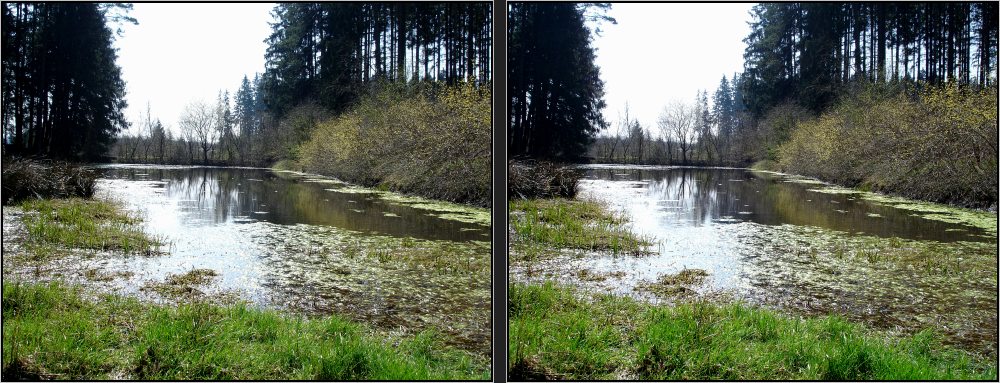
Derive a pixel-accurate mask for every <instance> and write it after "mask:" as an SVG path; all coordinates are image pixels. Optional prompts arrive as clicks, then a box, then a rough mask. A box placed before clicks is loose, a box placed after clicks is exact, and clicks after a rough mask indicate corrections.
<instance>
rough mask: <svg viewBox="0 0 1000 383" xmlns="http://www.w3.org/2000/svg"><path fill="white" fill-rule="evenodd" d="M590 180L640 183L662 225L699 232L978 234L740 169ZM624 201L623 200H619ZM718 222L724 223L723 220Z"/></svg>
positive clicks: (600, 174)
mask: <svg viewBox="0 0 1000 383" xmlns="http://www.w3.org/2000/svg"><path fill="white" fill-rule="evenodd" d="M590 176H591V178H598V179H607V180H615V181H646V182H648V185H644V186H642V187H643V188H644V190H643V193H644V194H645V195H646V196H647V197H649V199H652V200H654V201H655V204H656V206H655V209H657V210H660V211H664V212H667V214H666V215H665V219H664V224H666V225H671V224H680V225H694V226H702V225H705V224H709V223H710V222H712V220H718V219H720V218H734V219H737V220H740V221H751V222H756V223H760V224H765V225H783V224H792V225H799V226H816V227H822V228H827V229H833V230H838V231H845V232H851V233H853V232H864V233H867V234H870V235H876V236H881V237H901V238H909V239H928V240H937V241H945V242H950V241H956V240H973V241H982V240H983V238H981V237H976V236H975V235H976V234H982V233H983V231H982V230H980V229H976V228H970V227H967V226H964V225H958V224H952V223H947V222H942V221H936V220H929V219H924V218H922V217H921V216H920V214H916V213H914V212H912V211H909V210H904V209H897V208H893V207H890V206H884V205H879V204H875V203H871V202H867V201H865V200H863V199H862V198H861V197H860V196H857V195H852V194H827V193H819V192H814V191H810V189H816V188H821V187H822V186H821V185H814V184H800V183H792V182H786V179H785V178H784V177H776V176H766V175H757V174H755V173H753V172H750V171H746V170H743V169H695V168H674V169H601V170H594V171H591V172H590ZM623 198H627V197H623ZM722 222H726V221H725V220H723V221H722Z"/></svg>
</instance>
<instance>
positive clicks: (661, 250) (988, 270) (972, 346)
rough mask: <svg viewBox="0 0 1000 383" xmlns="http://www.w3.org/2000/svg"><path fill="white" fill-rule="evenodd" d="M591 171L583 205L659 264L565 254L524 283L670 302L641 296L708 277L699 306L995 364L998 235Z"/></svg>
mask: <svg viewBox="0 0 1000 383" xmlns="http://www.w3.org/2000/svg"><path fill="white" fill-rule="evenodd" d="M584 172H585V178H584V179H583V180H582V181H581V182H580V185H579V190H580V198H591V199H598V200H602V201H606V202H607V203H609V204H610V205H611V206H612V208H613V209H616V210H619V211H622V212H624V213H625V215H626V216H627V217H628V218H629V219H630V220H631V222H632V223H631V227H632V229H633V230H634V231H636V232H637V233H639V234H641V235H644V236H646V237H647V238H650V239H652V241H653V242H654V243H655V244H654V245H653V246H651V248H650V250H651V251H652V254H651V255H649V256H644V257H626V256H614V255H609V254H602V253H588V252H568V253H566V254H563V255H561V256H559V257H556V258H555V259H550V260H548V261H544V262H540V263H536V264H531V265H513V267H512V273H513V275H514V278H515V279H522V280H538V279H556V280H559V281H562V282H564V283H572V284H576V285H579V286H581V287H583V288H585V289H587V290H592V291H598V292H611V293H615V294H621V295H629V296H633V297H637V298H640V299H645V300H649V301H652V302H663V301H670V300H672V299H676V297H664V296H657V295H655V294H653V293H649V292H648V291H646V290H644V289H642V288H640V287H641V286H642V285H644V284H649V283H653V282H655V281H656V280H657V278H658V277H659V276H661V275H668V274H674V273H677V272H680V271H681V270H683V269H685V268H688V269H690V268H696V269H703V270H706V271H708V273H709V276H708V278H707V280H706V282H705V283H704V284H702V285H699V286H694V287H693V289H694V290H695V291H696V292H697V294H699V295H702V296H707V297H711V296H717V297H722V296H725V297H732V298H735V299H738V300H744V301H748V302H751V303H755V304H762V305H766V306H769V307H774V308H779V309H782V310H786V311H790V312H793V313H797V314H807V315H813V314H838V315H843V316H846V317H848V318H850V319H852V320H857V321H862V322H865V323H867V324H869V325H872V326H875V327H877V328H880V329H884V330H889V331H898V332H902V333H912V332H915V331H918V330H921V329H924V328H931V329H934V330H935V331H938V332H940V333H943V334H944V335H945V337H946V341H947V342H949V343H952V344H956V345H959V346H961V347H963V348H966V349H969V350H971V351H973V352H977V353H983V354H987V355H995V354H996V347H997V346H996V344H997V237H996V233H990V232H987V231H986V230H984V229H982V228H978V227H973V226H968V225H964V224H957V223H948V222H943V221H940V220H933V219H928V218H927V217H925V216H924V215H923V214H920V213H919V212H915V211H912V210H904V209H900V208H897V207H893V206H891V205H889V204H881V203H876V202H872V201H868V200H865V199H864V198H862V197H863V196H862V195H861V194H852V193H848V194H830V193H823V192H819V191H818V190H821V189H823V188H825V187H826V185H822V184H818V183H816V182H809V181H805V182H803V181H804V180H802V179H801V178H798V177H788V176H783V175H776V174H773V173H761V172H753V171H748V170H745V169H704V168H651V167H623V166H613V165H607V166H600V165H598V166H590V167H586V168H584ZM993 217H994V218H993V219H995V215H993ZM581 275H583V276H589V277H586V278H584V277H581ZM594 276H598V277H596V278H595V277H594Z"/></svg>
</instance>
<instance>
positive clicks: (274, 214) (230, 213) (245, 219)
mask: <svg viewBox="0 0 1000 383" xmlns="http://www.w3.org/2000/svg"><path fill="white" fill-rule="evenodd" d="M98 169H99V171H100V172H101V173H102V177H101V178H100V179H99V181H98V186H97V188H98V195H100V196H105V197H110V198H112V199H117V200H120V201H122V202H124V204H125V205H126V207H127V208H129V209H132V210H136V211H139V212H140V213H141V214H142V215H143V217H144V218H145V220H144V222H143V225H144V226H145V229H146V231H147V232H149V233H151V234H153V235H157V236H161V237H162V238H164V239H165V240H166V241H167V242H168V243H169V248H168V249H167V250H168V252H167V254H164V255H161V256H155V257H130V258H121V257H107V258H104V259H95V260H92V261H86V262H87V264H86V265H85V267H87V268H96V269H106V270H109V271H127V272H131V273H133V275H134V277H131V278H127V279H124V280H119V281H116V282H115V284H116V286H114V289H117V290H121V291H124V292H126V293H130V294H138V295H143V294H146V295H150V296H151V297H152V298H153V299H156V296H155V294H152V293H149V292H148V291H145V290H143V289H141V287H142V286H143V285H144V284H146V283H148V282H151V281H154V282H155V281H163V280H164V278H165V277H166V276H167V275H169V274H182V273H184V272H187V271H190V270H192V269H195V268H199V269H202V268H204V269H212V270H215V271H216V272H217V273H218V274H219V276H218V277H217V278H215V282H214V283H213V284H212V285H211V286H207V287H203V289H204V290H205V292H206V293H210V294H211V293H219V294H228V295H232V296H235V297H237V298H238V299H242V300H245V301H249V302H251V303H252V304H255V305H259V306H263V307H268V308H278V309H284V310H290V311H293V312H301V313H306V314H310V315H324V314H329V313H336V314H341V315H345V316H348V317H350V318H353V319H355V320H359V321H362V322H365V323H368V324H370V325H372V326H374V327H375V328H377V329H379V330H382V331H388V332H399V331H402V332H404V333H411V332H415V331H419V330H424V329H434V330H436V331H438V332H439V333H442V334H443V335H444V339H445V341H446V342H447V343H449V344H453V345H456V346H459V347H461V348H464V349H467V350H470V351H473V352H479V353H483V354H485V353H488V352H489V350H490V331H491V330H490V329H491V327H490V279H489V271H488V265H489V262H490V261H489V259H490V243H489V240H490V236H489V227H488V226H486V225H482V224H475V223H466V222H460V221H456V220H451V219H445V218H442V217H440V214H439V213H440V212H438V211H434V210H428V209H423V208H417V207H414V206H412V205H410V204H406V203H399V202H394V201H392V200H389V199H386V198H383V197H382V195H381V194H379V193H366V192H363V190H359V189H358V188H356V187H352V186H350V185H346V184H343V183H340V182H337V181H336V180H331V179H328V178H323V177H318V176H307V175H302V174H296V173H288V172H275V171H271V170H267V169H249V168H206V167H168V166H152V167H146V166H127V165H124V166H123V165H111V166H102V167H99V168H98ZM411 248H424V249H427V248H429V249H437V250H438V251H439V253H440V254H443V255H441V256H440V257H444V261H441V262H439V263H438V264H448V265H457V266H454V267H451V266H449V267H450V268H448V267H439V266H435V265H434V264H429V263H426V262H425V263H420V262H415V261H406V259H405V258H406V257H409V256H410V254H409V251H408V250H407V249H411ZM365 253H367V254H369V255H364V254H365ZM371 254H378V256H377V257H376V256H371Z"/></svg>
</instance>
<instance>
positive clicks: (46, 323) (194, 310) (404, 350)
mask: <svg viewBox="0 0 1000 383" xmlns="http://www.w3.org/2000/svg"><path fill="white" fill-rule="evenodd" d="M19 378H28V379H39V378H45V379H50V378H55V379H74V380H93V379H135V380H161V379H163V380H202V379H207V380H232V379H244V380H246V379H252V380H288V379H295V380H369V379H389V380H391V379H401V380H422V379H433V380H448V379H463V380H469V379H488V378H489V371H488V365H487V363H486V362H485V361H482V360H479V359H477V358H475V357H472V356H471V355H469V354H467V353H464V352H462V351H457V350H454V349H451V348H447V347H445V346H443V345H441V344H440V343H439V341H438V340H437V337H436V336H435V334H434V333H432V332H422V333H420V334H418V335H416V336H412V337H406V338H383V337H377V336H375V335H373V334H372V333H371V331H370V330H369V329H368V328H367V327H365V326H363V325H359V324H356V323H353V322H349V321H346V320H343V319H340V318H337V317H327V318H323V319H303V318H299V317H294V316H288V315H282V314H279V313H277V312H273V311H263V310H258V309H254V308H249V307H247V306H245V305H239V304H237V305H229V306H216V305H210V304H202V303H191V304H181V305H179V306H157V305H152V304H145V303H140V302H139V301H137V300H136V299H134V298H125V297H121V296H116V295H103V296H100V297H98V298H97V299H96V300H92V299H87V298H85V297H84V296H83V295H82V293H81V292H80V291H79V290H78V289H76V288H72V287H67V286H64V285H60V284H49V285H43V284H22V283H17V282H7V283H4V285H3V379H4V380H12V379H19Z"/></svg>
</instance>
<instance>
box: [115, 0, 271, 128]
mask: <svg viewBox="0 0 1000 383" xmlns="http://www.w3.org/2000/svg"><path fill="white" fill-rule="evenodd" d="M272 8H274V4H269V3H251V4H237V3H231V4H198V3H166V4H162V3H161V4H150V3H135V5H134V8H133V10H132V12H131V13H130V15H131V16H132V17H135V18H136V19H137V20H138V21H139V25H125V26H124V27H123V31H124V35H123V36H121V37H118V38H117V39H116V41H115V45H116V46H117V47H118V65H119V66H121V68H122V77H123V79H124V80H125V82H126V90H127V96H126V100H127V101H128V104H129V105H128V109H126V111H125V116H126V118H128V120H129V121H132V122H133V127H132V129H135V128H136V126H135V125H136V124H135V122H137V121H138V120H139V113H140V111H141V112H143V113H145V110H146V102H147V101H148V102H149V104H150V109H151V111H152V115H153V118H154V119H155V118H159V119H160V121H162V122H163V123H164V124H165V125H167V126H169V127H170V128H171V129H173V130H174V132H177V120H178V119H179V118H180V114H181V112H182V111H183V109H184V106H185V105H186V104H187V103H189V102H191V101H193V100H196V99H201V100H204V101H206V102H211V101H214V100H215V98H216V97H218V94H219V90H221V89H227V90H229V91H230V92H234V91H235V90H236V88H237V87H238V86H239V85H240V81H242V80H243V76H244V75H247V76H249V77H250V78H251V79H253V74H254V73H255V72H263V71H264V50H265V49H266V44H264V39H265V38H267V36H268V35H270V33H271V28H270V26H269V25H268V22H269V21H271V16H270V11H271V9H272ZM230 97H231V96H230Z"/></svg>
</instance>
